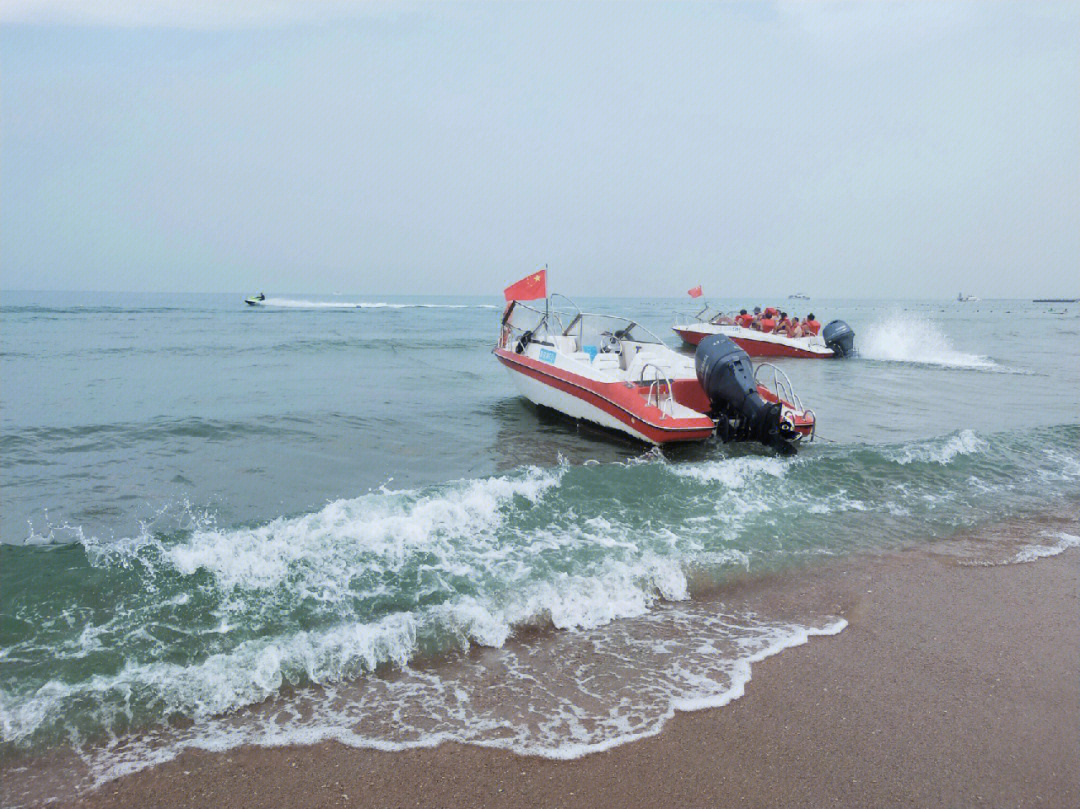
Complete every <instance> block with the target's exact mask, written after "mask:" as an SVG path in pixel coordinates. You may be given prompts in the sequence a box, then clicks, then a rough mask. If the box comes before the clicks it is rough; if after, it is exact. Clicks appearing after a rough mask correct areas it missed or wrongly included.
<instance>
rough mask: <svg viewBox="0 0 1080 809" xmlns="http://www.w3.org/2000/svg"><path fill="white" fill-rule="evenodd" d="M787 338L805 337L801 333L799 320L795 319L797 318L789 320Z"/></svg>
mask: <svg viewBox="0 0 1080 809" xmlns="http://www.w3.org/2000/svg"><path fill="white" fill-rule="evenodd" d="M787 336H788V337H805V336H806V334H805V332H804V331H803V327H802V324H801V323H799V318H797V317H793V318H791V323H789V324H788V327H787Z"/></svg>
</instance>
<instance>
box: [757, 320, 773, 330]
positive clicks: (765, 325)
mask: <svg viewBox="0 0 1080 809" xmlns="http://www.w3.org/2000/svg"><path fill="white" fill-rule="evenodd" d="M759 322H760V323H761V330H762V331H772V330H773V329H775V328H776V321H775V320H773V319H772V318H771V317H763V318H761V320H760V321H759Z"/></svg>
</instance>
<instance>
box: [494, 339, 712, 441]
mask: <svg viewBox="0 0 1080 809" xmlns="http://www.w3.org/2000/svg"><path fill="white" fill-rule="evenodd" d="M494 353H495V356H497V357H498V358H499V361H500V362H502V363H503V365H506V366H507V367H508V368H511V369H512V370H514V371H516V372H517V373H523V374H526V375H527V376H530V377H532V378H533V379H536V380H538V381H539V382H542V383H544V384H545V385H550V386H551V387H553V388H555V389H556V390H560V391H562V392H563V393H567V394H570V395H571V396H575V397H577V398H578V399H581V400H582V401H583V402H587V403H588V404H590V405H592V406H593V407H596V408H598V409H600V410H603V411H604V412H605V413H607V414H608V415H609V416H611V417H612V418H614V419H617V420H618V421H620V422H622V423H623V424H625V425H626V426H627V427H629V428H631V429H633V430H634V431H636V432H638V433H641V434H642V435H644V436H646V437H647V438H648V440H650V441H652V442H653V443H656V444H668V443H672V442H675V441H704V440H705V439H707V438H710V437H711V436H712V434H713V432H714V431H715V429H716V426H715V425H714V424H713V421H712V419H710V418H709V417H708V416H705V415H702V416H701V418H695V419H679V418H672V417H668V418H666V419H664V421H666V422H667V424H666V425H664V424H659V423H656V422H653V421H647V420H645V419H644V418H642V416H643V415H645V414H647V415H649V416H654V417H655V418H656V419H657V420H659V417H660V415H661V411H660V409H659V408H657V407H654V406H652V405H647V404H645V402H644V399H643V397H642V395H641V394H640V393H639V392H638V388H636V387H632V386H631V387H628V386H627V385H625V384H623V383H622V382H597V381H595V380H592V379H586V378H585V377H581V376H577V375H576V374H571V373H570V372H568V371H565V370H563V369H561V368H556V367H554V366H551V365H548V364H547V363H541V362H539V361H538V360H533V359H530V358H529V357H523V356H521V355H520V354H515V353H512V352H510V351H507V350H506V349H504V348H496V349H495V350H494Z"/></svg>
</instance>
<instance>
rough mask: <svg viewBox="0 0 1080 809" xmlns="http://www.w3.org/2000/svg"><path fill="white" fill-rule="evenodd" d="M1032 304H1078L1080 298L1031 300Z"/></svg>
mask: <svg viewBox="0 0 1080 809" xmlns="http://www.w3.org/2000/svg"><path fill="white" fill-rule="evenodd" d="M1031 302H1032V303H1080V298H1032V299H1031Z"/></svg>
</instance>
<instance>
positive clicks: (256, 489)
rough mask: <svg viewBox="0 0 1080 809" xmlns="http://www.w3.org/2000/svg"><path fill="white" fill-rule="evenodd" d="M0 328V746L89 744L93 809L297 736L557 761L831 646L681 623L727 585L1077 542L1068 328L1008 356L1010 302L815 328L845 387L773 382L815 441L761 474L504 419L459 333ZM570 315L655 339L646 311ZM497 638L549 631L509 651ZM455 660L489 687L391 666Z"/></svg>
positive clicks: (233, 319)
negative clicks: (812, 419) (169, 777)
mask: <svg viewBox="0 0 1080 809" xmlns="http://www.w3.org/2000/svg"><path fill="white" fill-rule="evenodd" d="M12 297H17V300H15V303H14V305H5V307H4V327H5V332H4V346H3V356H2V360H0V362H2V366H0V367H2V370H3V380H4V386H3V394H2V399H0V402H2V416H3V433H2V436H0V451H2V474H3V479H2V483H3V488H4V492H5V501H4V502H5V507H4V510H3V515H2V523H0V527H2V538H3V543H4V544H3V545H2V546H0V554H2V562H3V564H2V567H0V578H2V582H0V584H2V589H0V639H2V644H0V719H2V730H3V742H2V744H3V749H4V750H6V751H7V753H9V754H12V753H14V752H16V751H20V750H27V749H37V748H40V747H41V746H43V745H53V744H57V743H60V742H63V741H74V742H76V743H80V742H83V741H85V740H88V739H92V740H95V744H94V746H93V747H92V748H90V749H91V750H93V751H96V752H94V753H93V754H92V755H91V760H92V764H93V772H94V773H96V774H97V776H99V777H102V776H104V775H107V774H110V773H111V774H116V773H118V772H121V771H123V770H124V769H125V768H130V767H135V766H140V764H139V762H142V763H145V762H146V761H148V760H150V759H149V758H147V757H148V756H150V757H151V758H152V757H153V756H159V757H160V756H168V755H172V754H174V753H175V751H176V750H178V749H180V748H181V747H182V746H184V745H190V744H199V745H203V746H207V745H209V746H214V745H216V746H228V745H230V744H234V743H241V742H243V741H256V742H260V741H261V742H263V743H281V742H283V741H289V740H292V741H296V740H305V739H306V740H310V739H313V738H327V737H331V738H340V739H342V740H344V741H348V742H351V743H363V744H378V745H384V746H386V745H389V746H401V745H407V744H427V743H434V742H436V741H438V740H440V739H444V738H456V739H462V740H467V741H473V742H477V743H483V744H495V745H499V746H504V747H509V748H511V749H516V750H521V751H531V752H541V753H544V754H546V755H576V754H580V753H581V752H586V751H588V750H591V749H598V748H600V747H603V746H606V745H609V744H612V743H616V742H619V741H625V740H627V739H630V738H636V737H638V736H641V735H645V734H648V733H653V732H656V730H657V729H658V728H659V727H660V725H662V723H663V721H664V719H665V718H666V716H668V715H669V714H670V712H671V710H673V707H674V706H680V705H681V706H690V707H693V706H695V705H705V704H718V703H720V702H723V701H725V700H727V699H730V698H731V696H732V695H735V694H737V693H738V692H739V690H740V689H741V684H742V683H743V682H745V679H746V678H747V677H748V676H749V673H748V672H749V669H748V665H749V662H750V661H751V660H753V659H757V658H759V657H760V656H762V655H764V654H767V653H769V652H771V651H775V650H778V649H780V648H783V647H785V646H787V645H791V644H793V643H797V642H801V641H802V640H805V638H806V637H807V633H808V632H811V633H812V632H832V631H838V630H839V628H840V627H841V624H840V623H839V622H838V621H837V619H836V618H835V617H834V616H828V615H810V614H808V615H806V616H802V619H803V620H801V621H795V622H794V623H792V621H791V620H790V619H785V620H784V621H777V620H770V619H768V618H766V617H762V616H754V615H749V614H739V613H730V614H727V613H722V612H721V613H717V611H716V610H715V609H708V610H706V609H703V608H702V607H701V605H700V604H699V603H698V602H697V601H696V600H695V598H694V596H695V594H696V593H697V592H698V591H700V590H701V589H702V588H706V589H708V588H711V587H713V586H714V585H715V584H716V583H718V582H721V583H722V582H723V581H724V580H725V579H726V577H728V576H730V575H731V574H732V573H733V572H738V571H746V570H750V571H752V572H762V571H768V570H775V569H780V568H785V567H790V566H791V565H792V564H795V563H799V562H800V561H805V560H808V559H815V558H822V557H830V556H837V555H843V554H848V553H852V552H856V551H868V550H869V551H873V550H876V549H886V548H892V547H898V546H900V545H905V544H910V543H919V542H926V541H927V540H939V541H940V540H945V541H947V542H948V541H950V538H952V537H956V538H957V539H956V540H955V541H953V544H952V545H951V546H950V547H952V548H954V550H955V552H956V553H957V554H958V555H959V556H960V557H961V558H966V557H967V556H971V557H972V558H973V559H974V556H977V555H978V554H975V555H972V553H970V552H969V551H970V548H971V543H970V541H968V540H961V539H960V538H961V537H970V536H971V534H972V533H973V532H976V533H977V532H979V530H980V526H994V525H999V524H1002V523H1005V522H1009V521H1012V523H1013V524H1016V525H1019V526H1021V528H1020V529H1019V530H1020V531H1021V532H1023V530H1024V529H1023V526H1029V527H1030V530H1031V533H1032V536H1031V537H1028V540H1030V541H1029V542H1028V543H1027V544H1025V545H1023V546H1022V547H1020V548H1016V547H1014V545H1008V547H1007V548H1006V544H1007V543H1005V544H1003V545H1002V549H1001V551H1000V553H998V556H1000V557H1001V559H1002V560H1006V561H1027V560H1029V559H1035V558H1038V557H1039V556H1040V555H1044V554H1047V553H1052V552H1057V551H1058V550H1060V549H1063V548H1065V547H1067V546H1069V545H1070V543H1073V544H1075V541H1076V539H1075V538H1076V535H1077V534H1078V533H1080V531H1077V530H1075V528H1074V527H1073V526H1074V524H1075V523H1076V521H1077V517H1078V505H1077V504H1078V502H1080V417H1078V416H1080V382H1078V380H1077V378H1076V377H1077V375H1076V373H1075V368H1076V367H1077V356H1076V353H1077V349H1076V346H1077V345H1078V344H1080V343H1078V341H1077V337H1078V336H1080V334H1078V332H1080V328H1078V323H1080V319H1078V318H1077V317H1075V315H1069V316H1067V317H1059V318H1057V319H1055V320H1053V321H1048V322H1052V323H1053V325H1054V328H1052V329H1044V330H1040V331H1038V332H1037V334H1036V336H1035V339H1036V340H1041V341H1042V343H1041V344H1039V343H1036V344H1033V343H1031V342H1030V340H1028V339H1027V338H1026V337H1023V338H1022V337H1021V335H1022V334H1026V331H1025V330H1024V326H1023V324H1024V323H1025V322H1030V320H1031V319H1032V318H1035V317H1047V318H1048V317H1050V316H1043V315H1041V314H1040V313H1041V312H1042V311H1043V310H1042V309H1040V308H1037V307H1032V306H1031V305H1026V304H1022V303H1017V302H989V303H982V304H980V305H979V307H980V308H977V309H972V308H970V307H971V305H970V304H968V305H964V306H959V305H945V306H942V305H940V304H913V303H889V304H868V303H866V302H847V303H844V302H832V303H830V302H821V303H819V302H817V301H815V302H813V304H814V309H815V311H817V313H818V314H819V318H820V316H824V317H826V318H828V317H832V316H838V317H844V318H845V319H847V320H848V321H849V322H850V323H851V324H852V325H853V326H854V328H855V330H856V332H857V333H858V335H859V337H858V338H857V340H858V342H859V346H860V348H861V350H862V354H863V356H862V358H861V359H858V360H853V361H850V362H802V363H799V362H788V363H786V364H785V370H787V371H788V373H789V374H790V375H791V376H792V378H793V380H794V381H795V383H796V385H797V388H798V389H799V391H800V393H801V394H802V396H803V398H804V400H805V401H807V402H808V403H810V404H811V405H812V406H813V407H814V409H815V410H816V411H817V412H818V414H819V419H820V424H821V435H822V437H823V439H824V440H823V441H821V442H819V443H817V444H815V445H812V446H810V447H807V448H805V449H804V450H803V451H802V452H801V453H800V455H799V456H798V457H797V458H795V459H781V458H777V457H773V456H770V455H767V454H765V453H764V452H763V451H759V450H758V449H756V448H751V447H721V446H715V445H710V446H705V447H688V448H681V449H673V450H665V451H663V452H661V451H658V450H647V449H646V448H643V447H641V446H640V445H637V444H634V443H633V442H629V441H626V440H623V439H620V438H618V437H613V436H611V435H609V434H606V433H602V432H601V431H598V430H593V429H591V428H588V427H587V426H581V425H574V424H571V423H568V422H566V421H565V420H563V419H562V418H560V417H558V416H555V415H553V414H550V413H546V412H539V413H538V412H537V411H535V410H534V409H532V408H531V407H529V406H527V405H525V404H523V403H522V402H521V401H520V400H518V399H517V398H516V397H514V396H513V395H512V389H511V387H510V383H509V380H507V379H505V378H504V376H503V372H502V371H501V369H500V368H498V367H497V363H495V362H494V361H493V360H492V358H491V356H490V354H489V347H490V340H491V339H493V337H494V334H495V331H496V322H497V316H498V312H497V311H493V310H497V306H496V305H495V304H494V303H492V302H491V301H486V300H485V301H479V300H454V301H447V302H439V301H426V300H425V301H420V300H403V301H397V300H386V301H364V302H363V303H366V304H369V305H367V306H363V307H358V306H357V305H356V304H357V303H360V302H361V301H321V302H319V305H318V306H316V307H310V306H301V305H299V304H298V302H297V300H296V299H288V301H284V302H281V305H280V306H278V307H274V308H268V309H258V310H254V309H248V308H246V307H243V305H242V304H241V303H240V301H239V300H238V299H233V298H231V297H230V298H220V297H197V296H192V297H187V298H183V299H180V300H178V301H173V302H172V303H175V305H170V306H160V305H150V304H151V303H152V301H147V300H136V299H130V300H129V299H126V298H124V297H122V296H121V297H120V298H118V299H116V300H107V301H99V302H96V303H95V304H94V305H92V306H86V307H82V306H79V305H77V304H76V303H75V302H74V301H73V300H72V299H64V298H63V297H62V296H9V297H6V298H5V304H8V303H11V298H12ZM24 298H25V300H24ZM158 302H159V303H160V299H159V301H158ZM733 303H742V304H743V305H745V304H746V303H747V302H733ZM376 304H378V305H376ZM417 304H438V306H418V305H417ZM589 305H590V307H591V308H596V309H601V310H605V311H614V312H622V313H625V314H628V315H632V316H635V317H638V318H640V319H641V320H642V322H644V323H645V325H647V326H649V327H651V328H653V330H654V331H656V332H657V333H660V334H663V333H665V328H666V325H667V323H668V322H670V316H669V312H670V311H671V310H672V309H674V308H675V307H676V304H675V302H655V301H595V302H589ZM441 307H447V308H441ZM455 307H456V308H455ZM1047 515H1051V516H1052V518H1053V520H1054V521H1055V522H1053V525H1050V526H1049V527H1045V526H1044V527H1036V525H1037V522H1036V521H1037V520H1044V521H1045V520H1046V519H1047V518H1048V517H1047ZM1015 534H1016V532H1011V534H1010V536H1011V538H1012V539H1015ZM1014 544H1015V543H1014ZM984 551H985V548H983V549H980V551H979V554H984ZM991 555H993V554H991ZM980 558H981V557H980ZM616 619H619V620H616ZM528 627H554V628H556V629H557V630H563V631H562V632H556V633H555V634H554V635H552V636H550V638H549V640H548V641H546V642H545V643H544V644H540V645H532V646H530V645H529V644H524V645H522V644H516V645H508V644H507V641H508V639H509V638H511V637H513V636H514V635H515V634H516V633H520V632H522V631H523V630H524V629H526V628H528ZM468 648H474V649H475V648H488V649H498V650H499V651H498V657H497V658H494V659H491V658H483V657H481V658H476V657H469V656H466V657H464V658H460V659H458V662H457V663H455V664H453V665H451V664H450V663H449V662H445V663H444V664H443V665H442V667H441V668H440V667H438V666H436V667H432V666H431V665H429V664H428V663H424V662H422V661H426V660H429V659H430V656H431V655H433V654H434V655H436V658H435V659H444V660H445V661H449V660H450V659H453V656H452V655H451V657H450V658H447V657H445V656H446V655H447V654H448V653H449V652H450V651H452V650H455V649H458V650H461V649H468ZM545 655H546V657H545ZM552 660H559V661H561V662H560V664H558V665H555V666H553V664H552V662H551V661H552ZM574 660H576V661H578V663H574V664H571V663H569V662H567V661H574ZM620 661H622V662H620ZM628 661H631V662H632V663H633V665H629V662H628ZM387 666H389V667H390V668H389V669H387V671H390V672H396V673H394V674H393V676H389V677H378V678H371V677H369V676H368V675H369V674H370V673H371V672H373V671H375V670H376V669H378V670H380V671H383V670H384V669H385V667H387ZM553 669H558V670H559V672H560V675H559V677H560V679H559V682H558V684H557V685H556V684H555V683H552V684H551V686H550V687H549V688H547V689H545V690H544V692H543V694H541V695H537V693H536V692H535V689H533V690H531V691H528V696H526V690H527V689H525V685H524V684H527V683H534V684H535V682H536V681H537V677H538V672H548V674H546V675H544V676H545V677H547V676H553V675H551V672H552V671H553ZM495 672H498V674H497V675H495V674H494V673H495ZM493 676H494V677H495V679H494V681H493V680H492V677H493ZM481 685H483V687H484V688H487V689H490V688H495V689H496V692H492V693H501V694H502V697H501V698H499V699H494V698H492V697H490V694H489V696H487V697H485V696H483V694H485V693H489V692H487V691H484V690H483V689H482V688H481ZM283 687H290V688H298V689H300V691H299V692H296V691H294V692H291V693H292V696H291V697H289V698H288V699H282V698H281V697H280V695H281V693H282V691H281V690H282V688H283ZM478 689H479V690H478ZM499 689H501V691H499ZM267 698H271V699H272V700H273V701H272V702H271V703H270V705H271V707H270V708H266V709H265V711H264V714H261V715H259V714H257V712H256V714H253V715H250V716H248V717H247V719H245V720H244V721H238V719H237V713H236V712H237V711H241V712H248V713H250V712H251V711H253V710H255V709H253V708H252V706H255V705H258V704H260V703H262V702H263V701H264V700H266V699H267ZM277 701H280V705H277ZM274 705H277V707H274ZM528 705H531V708H532V710H531V712H529V711H527V710H526V709H525V707H523V706H528ZM402 706H411V709H409V710H405V709H404V708H403V707H402ZM521 711H524V712H523V713H522V712H521ZM178 716H179V717H185V718H187V719H190V720H195V725H194V726H191V727H188V728H187V729H186V730H183V731H180V730H177V729H175V728H174V729H173V730H170V731H167V732H166V731H159V733H163V734H164V735H163V736H161V738H157V739H156V740H155V741H154V743H153V744H152V745H149V746H146V745H142V746H140V745H135V744H133V743H132V742H131V741H130V738H129V737H124V736H121V737H118V739H114V740H113V741H112V742H108V743H105V742H103V741H102V740H103V739H104V738H105V737H103V735H102V734H103V733H116V732H119V731H123V730H125V729H128V728H134V727H138V728H153V727H155V726H160V723H161V722H163V721H165V720H166V719H168V718H171V717H178ZM267 716H269V717H272V718H270V719H267V718H266V717H267ZM417 716H423V717H426V719H424V720H423V721H418V720H417V719H416V717H417ZM260 717H261V718H260ZM264 720H265V721H264ZM151 751H152V752H151Z"/></svg>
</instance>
